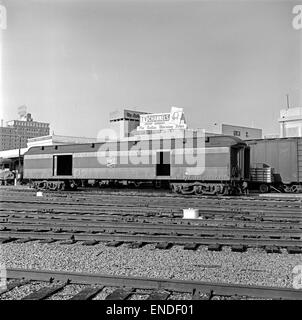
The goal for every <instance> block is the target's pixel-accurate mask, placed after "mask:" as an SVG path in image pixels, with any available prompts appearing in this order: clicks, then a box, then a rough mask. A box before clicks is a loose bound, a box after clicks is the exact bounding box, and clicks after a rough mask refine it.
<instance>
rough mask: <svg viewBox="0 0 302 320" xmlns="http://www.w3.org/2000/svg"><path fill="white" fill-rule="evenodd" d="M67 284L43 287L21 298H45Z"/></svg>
mask: <svg viewBox="0 0 302 320" xmlns="http://www.w3.org/2000/svg"><path fill="white" fill-rule="evenodd" d="M65 285H66V284H63V285H59V286H54V287H44V288H41V289H39V290H37V291H35V292H32V293H30V294H29V295H27V296H25V297H24V298H22V299H21V300H43V299H46V298H48V297H50V296H52V295H53V294H55V293H57V292H59V291H61V290H62V289H63V288H64V287H65Z"/></svg>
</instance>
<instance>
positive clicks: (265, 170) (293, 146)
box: [246, 137, 302, 192]
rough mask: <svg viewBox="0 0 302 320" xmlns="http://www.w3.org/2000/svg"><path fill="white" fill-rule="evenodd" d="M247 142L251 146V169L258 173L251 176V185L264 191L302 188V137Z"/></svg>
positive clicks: (290, 190) (299, 190)
mask: <svg viewBox="0 0 302 320" xmlns="http://www.w3.org/2000/svg"><path fill="white" fill-rule="evenodd" d="M246 143H247V144H248V146H249V147H250V160H251V163H250V167H251V170H255V172H257V175H258V178H257V176H256V177H255V179H254V180H253V179H251V183H250V186H251V187H254V188H256V189H259V190H260V191H261V192H269V191H270V190H275V191H279V192H280V191H285V192H301V191H302V138H300V137H295V138H275V139H255V140H247V141H246ZM259 174H260V176H259ZM261 174H262V178H261Z"/></svg>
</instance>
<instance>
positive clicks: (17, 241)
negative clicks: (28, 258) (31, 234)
mask: <svg viewBox="0 0 302 320" xmlns="http://www.w3.org/2000/svg"><path fill="white" fill-rule="evenodd" d="M33 240H34V239H31V238H24V239H18V240H16V243H26V242H29V241H33Z"/></svg>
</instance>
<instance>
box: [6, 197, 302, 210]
mask: <svg viewBox="0 0 302 320" xmlns="http://www.w3.org/2000/svg"><path fill="white" fill-rule="evenodd" d="M70 200H71V199H70ZM80 200H81V201H80ZM99 200H101V199H99ZM121 200H122V201H121ZM143 200H144V199H139V198H138V199H137V200H136V201H134V200H133V199H131V201H129V202H125V201H124V199H114V198H112V199H108V200H107V202H105V201H104V199H102V202H99V201H95V202H92V201H85V200H83V199H78V200H76V201H69V202H68V201H58V200H56V201H54V199H47V198H44V199H43V198H42V199H36V198H33V199H16V198H14V199H13V200H11V199H5V198H2V199H0V203H3V204H5V203H7V204H10V205H12V204H41V203H43V204H51V205H67V206H72V207H82V206H83V205H86V206H89V207H97V208H98V207H106V206H107V207H112V206H116V205H118V206H121V203H122V206H124V207H128V208H133V207H134V208H137V207H147V208H150V209H159V208H164V209H170V210H171V208H172V209H173V208H175V206H178V205H182V206H186V205H194V206H198V207H200V205H201V204H202V207H203V208H206V209H208V210H209V209H211V208H213V207H215V208H216V210H217V209H220V210H225V208H232V209H233V210H237V209H238V210H239V209H240V210H241V211H249V210H252V211H253V212H255V211H265V212H273V213H277V212H280V213H281V212H284V211H286V212H289V213H296V212H299V211H300V210H301V207H302V205H300V206H295V207H293V206H288V205H287V206H280V205H277V206H270V207H268V206H266V205H264V204H263V203H262V204H259V205H256V204H250V203H242V204H229V203H224V202H218V203H213V202H211V203H207V202H200V201H197V202H194V201H188V202H183V201H182V202H180V203H178V202H175V201H173V202H171V203H170V202H167V201H165V202H160V201H156V200H155V199H154V200H153V201H152V202H150V201H149V202H144V201H143Z"/></svg>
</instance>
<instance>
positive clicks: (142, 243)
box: [128, 242, 145, 249]
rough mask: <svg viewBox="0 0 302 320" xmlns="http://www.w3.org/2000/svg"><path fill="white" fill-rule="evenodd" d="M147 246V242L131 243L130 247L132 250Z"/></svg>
mask: <svg viewBox="0 0 302 320" xmlns="http://www.w3.org/2000/svg"><path fill="white" fill-rule="evenodd" d="M144 245H145V242H131V243H129V245H128V248H130V249H139V248H141V247H143V246H144Z"/></svg>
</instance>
